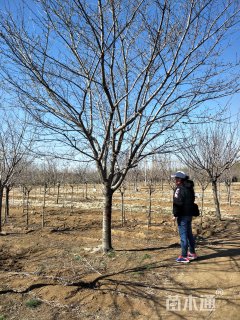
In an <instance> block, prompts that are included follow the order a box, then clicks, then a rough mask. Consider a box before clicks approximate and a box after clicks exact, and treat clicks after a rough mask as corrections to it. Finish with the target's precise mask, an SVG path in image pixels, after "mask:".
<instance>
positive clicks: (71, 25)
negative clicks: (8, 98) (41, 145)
mask: <svg viewBox="0 0 240 320" xmlns="http://www.w3.org/2000/svg"><path fill="white" fill-rule="evenodd" d="M18 3H20V4H22V3H23V1H19V2H18ZM28 5H29V7H28ZM238 5H239V1H218V0H180V1H175V0H154V1H153V0H135V1H129V0H98V1H85V0H38V1H34V0H32V1H27V2H26V4H25V6H22V9H21V11H19V12H18V13H16V8H14V11H13V10H12V12H11V6H10V12H8V13H7V12H2V14H1V16H0V41H1V42H0V46H1V49H0V50H1V55H2V62H3V67H2V72H1V74H2V76H3V77H4V78H5V79H7V80H8V81H9V83H11V84H12V86H13V87H14V90H15V92H17V93H18V96H19V99H20V100H21V102H22V104H23V106H24V107H25V108H27V109H28V111H29V112H30V113H31V114H32V116H33V117H34V118H35V119H36V120H37V121H38V122H40V123H41V124H43V125H44V126H45V128H48V129H50V130H52V138H53V139H54V140H55V141H56V140H58V141H61V142H63V143H65V145H68V146H70V147H72V148H73V149H75V150H76V151H77V152H78V154H79V155H80V156H81V159H86V158H87V159H89V160H90V161H93V162H95V164H96V166H97V168H98V172H99V175H100V178H101V181H102V184H103V187H104V188H103V189H104V195H105V204H104V212H103V250H104V251H108V250H111V248H112V242H111V216H112V197H113V193H114V191H116V190H117V189H118V188H119V187H120V185H121V183H122V182H123V181H124V179H125V176H126V174H127V172H128V171H129V169H131V168H133V167H134V166H136V165H137V163H138V162H139V161H141V160H142V159H144V158H145V157H146V156H148V155H151V154H154V153H156V152H158V153H160V152H163V151H166V148H167V147H169V146H170V145H171V139H170V138H169V135H168V132H170V130H171V129H172V128H174V126H176V124H177V123H178V122H179V121H180V120H181V119H183V118H186V121H187V120H188V119H189V117H190V115H191V111H193V110H194V109H196V108H197V107H198V106H199V105H200V104H201V103H202V102H203V101H206V100H209V99H214V98H217V97H222V96H225V95H229V94H231V93H234V92H236V90H238V89H239V88H238V81H236V74H234V70H235V73H236V72H237V71H238V69H236V68H235V69H234V67H235V66H234V62H233V61H232V63H231V64H228V63H227V62H226V61H225V60H224V61H221V59H220V58H221V50H222V46H223V45H224V44H225V36H226V35H229V33H230V32H231V30H232V28H233V27H235V26H236V22H237V21H238V18H239V6H238ZM32 8H34V10H32ZM226 73H227V75H228V76H227V77H226V76H224V75H225V74H226Z"/></svg>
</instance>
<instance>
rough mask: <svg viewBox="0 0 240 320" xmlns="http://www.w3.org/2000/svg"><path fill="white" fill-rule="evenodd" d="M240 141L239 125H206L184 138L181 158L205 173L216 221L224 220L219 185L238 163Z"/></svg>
mask: <svg viewBox="0 0 240 320" xmlns="http://www.w3.org/2000/svg"><path fill="white" fill-rule="evenodd" d="M239 151H240V140H239V133H238V127H237V125H232V124H231V123H226V122H217V123H214V124H205V125H202V126H200V127H197V128H196V127H195V128H193V129H192V130H191V135H190V136H188V137H186V138H184V139H183V142H182V147H181V150H180V151H179V157H180V158H181V159H182V161H184V162H185V163H186V164H187V165H188V166H189V167H190V168H192V169H193V170H194V171H196V172H197V171H199V172H204V173H205V174H206V175H207V176H208V179H209V181H210V183H211V185H212V191H213V197H214V203H215V209H216V217H217V218H218V219H221V212H220V203H219V197H218V181H219V179H220V177H221V176H222V175H223V174H224V172H226V171H227V170H229V169H230V168H231V167H232V166H233V164H234V163H235V162H236V161H237V160H238V157H239Z"/></svg>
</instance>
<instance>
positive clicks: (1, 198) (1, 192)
mask: <svg viewBox="0 0 240 320" xmlns="http://www.w3.org/2000/svg"><path fill="white" fill-rule="evenodd" d="M2 202H3V187H2V186H1V187H0V232H2Z"/></svg>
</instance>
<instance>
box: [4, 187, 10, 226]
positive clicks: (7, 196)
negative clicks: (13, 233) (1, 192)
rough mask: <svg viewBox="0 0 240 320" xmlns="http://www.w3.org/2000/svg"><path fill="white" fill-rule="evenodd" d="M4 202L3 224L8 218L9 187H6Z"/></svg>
mask: <svg viewBox="0 0 240 320" xmlns="http://www.w3.org/2000/svg"><path fill="white" fill-rule="evenodd" d="M5 189H6V201H5V223H7V222H8V217H9V193H10V187H9V186H6V188H5Z"/></svg>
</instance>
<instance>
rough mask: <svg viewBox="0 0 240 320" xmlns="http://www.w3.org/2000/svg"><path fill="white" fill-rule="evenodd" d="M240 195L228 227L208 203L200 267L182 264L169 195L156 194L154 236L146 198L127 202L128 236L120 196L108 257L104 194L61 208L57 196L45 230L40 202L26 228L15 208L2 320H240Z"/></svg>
mask: <svg viewBox="0 0 240 320" xmlns="http://www.w3.org/2000/svg"><path fill="white" fill-rule="evenodd" d="M239 190H240V186H239V185H237V186H236V187H235V190H233V201H232V206H229V205H228V204H227V202H226V200H225V199H224V197H223V196H222V197H223V198H222V207H221V208H222V212H223V219H222V221H217V220H216V219H215V218H214V216H213V208H212V200H211V196H210V193H209V196H206V199H205V202H204V216H203V217H202V218H201V217H199V218H194V221H193V230H194V234H195V236H196V241H197V253H198V256H199V258H198V260H196V261H192V262H191V263H189V264H178V263H176V262H175V259H176V257H177V256H178V255H179V253H180V245H179V236H178V233H177V229H176V226H175V225H174V224H173V222H172V221H171V190H169V191H167V192H163V191H162V190H155V192H154V194H153V202H152V224H151V226H150V227H148V225H147V211H148V202H149V201H148V194H147V189H146V188H145V189H144V188H142V189H141V190H139V191H138V192H127V193H126V197H125V213H126V222H125V224H124V226H122V222H121V211H120V204H121V198H120V193H117V194H116V195H115V198H114V204H113V206H114V211H113V223H112V225H113V228H112V241H113V247H114V250H113V251H112V252H110V253H108V254H103V253H102V251H101V233H102V230H101V228H102V223H101V220H102V212H101V207H102V198H101V195H100V192H99V193H96V190H95V189H94V192H95V193H94V192H92V193H91V192H90V191H91V190H90V191H88V192H89V193H88V197H83V194H81V193H80V192H79V193H78V195H77V194H75V198H76V199H75V202H72V200H73V199H71V205H70V202H67V201H66V199H65V200H64V203H63V200H62V202H61V201H60V203H59V204H58V206H57V205H55V206H53V203H54V199H55V196H53V195H52V198H51V197H50V196H49V198H48V203H47V207H46V216H45V227H44V228H42V227H41V219H42V208H41V206H40V195H37V193H35V194H33V196H32V199H31V200H30V213H29V226H28V228H26V214H25V212H24V214H23V212H22V208H21V199H20V197H19V199H18V200H16V199H17V198H15V199H14V200H12V203H11V210H10V217H9V221H8V223H6V224H5V225H4V227H3V232H2V234H1V235H0V320H9V319H18V320H27V319H31V320H33V319H34V320H53V319H56V320H58V319H60V320H69V319H73V320H75V319H91V320H92V319H102V320H103V319H104V320H105V319H109V320H110V319H119V320H129V319H134V320H143V319H149V320H157V319H164V320H165V319H167V320H168V319H169V320H171V319H222V320H223V319H224V320H225V319H238V318H239V312H240V276H239V264H240V263H239V257H240V249H239V248H240V233H239V228H240V227H239V220H240V219H239V217H240V216H239V209H240V203H239V200H238V194H239ZM79 199H80V200H79ZM239 199H240V197H239Z"/></svg>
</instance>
